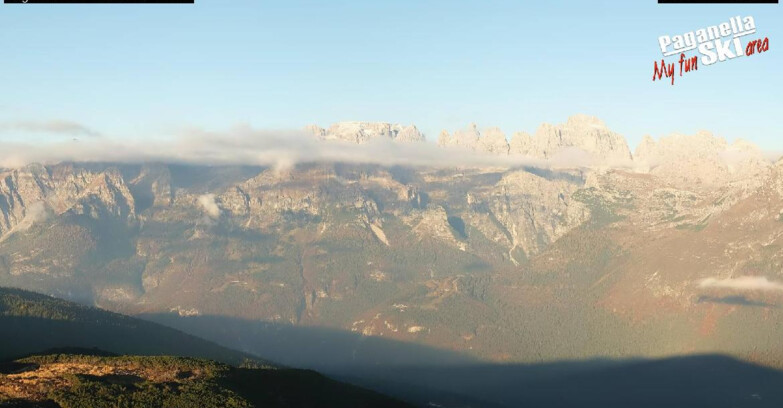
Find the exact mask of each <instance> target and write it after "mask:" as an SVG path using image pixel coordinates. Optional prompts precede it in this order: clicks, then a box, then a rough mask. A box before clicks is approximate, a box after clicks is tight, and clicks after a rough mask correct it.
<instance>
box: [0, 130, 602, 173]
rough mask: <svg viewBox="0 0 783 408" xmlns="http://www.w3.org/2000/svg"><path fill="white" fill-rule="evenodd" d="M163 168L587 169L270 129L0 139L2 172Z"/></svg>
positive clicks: (579, 163) (569, 159)
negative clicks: (75, 165)
mask: <svg viewBox="0 0 783 408" xmlns="http://www.w3.org/2000/svg"><path fill="white" fill-rule="evenodd" d="M62 161H75V162H120V163H140V162H165V163H183V164H199V165H259V166H271V167H274V168H276V169H278V170H280V171H284V170H285V169H288V168H290V167H291V166H293V165H294V164H297V163H308V162H344V163H354V164H378V165H389V166H392V165H405V166H428V167H490V168H521V167H537V168H549V169H573V168H580V167H585V166H587V165H589V164H590V163H588V161H587V160H586V159H585V156H584V155H583V154H577V153H576V152H573V151H566V152H564V153H563V154H561V155H558V156H556V157H555V158H553V159H551V160H544V159H537V158H531V157H527V156H522V155H508V156H499V155H495V154H491V153H481V152H475V151H470V150H467V149H460V148H441V147H438V146H437V145H436V144H434V143H430V142H410V143H402V142H394V141H392V140H388V139H382V138H378V139H374V140H371V141H370V142H368V143H364V144H356V143H351V142H343V141H321V140H318V139H317V138H315V137H313V135H312V134H311V133H308V132H305V131H287V130H282V131H270V130H260V129H255V128H252V127H249V126H237V127H234V128H232V129H230V130H228V131H224V132H210V131H204V130H200V129H195V130H193V129H190V130H187V131H182V132H180V133H179V134H177V135H175V136H173V137H168V138H165V137H164V138H157V139H151V138H148V139H147V140H139V139H132V140H117V139H112V138H108V137H102V138H91V139H89V140H81V141H52V142H49V143H36V144H30V143H26V142H19V141H6V142H2V141H0V167H6V168H15V167H21V166H24V165H26V164H29V163H44V164H51V163H57V162H62Z"/></svg>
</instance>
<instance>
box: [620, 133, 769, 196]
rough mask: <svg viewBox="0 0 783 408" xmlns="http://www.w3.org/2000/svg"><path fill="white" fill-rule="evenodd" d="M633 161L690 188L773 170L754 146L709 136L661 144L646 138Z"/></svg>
mask: <svg viewBox="0 0 783 408" xmlns="http://www.w3.org/2000/svg"><path fill="white" fill-rule="evenodd" d="M634 161H635V162H636V163H637V164H638V165H639V166H641V167H642V168H643V169H647V170H648V171H649V172H650V173H651V174H654V175H656V176H659V177H662V178H664V179H667V180H671V181H673V182H675V183H677V184H680V185H690V186H691V187H698V186H701V185H704V184H709V185H719V184H724V183H727V182H730V181H738V180H751V178H753V176H755V175H760V174H763V173H766V172H767V171H768V169H769V167H770V164H769V163H768V162H767V160H765V159H764V156H763V154H762V152H761V150H760V149H759V148H758V147H756V146H755V145H753V144H751V143H748V142H746V141H744V140H737V141H735V142H734V143H733V144H729V143H727V142H726V140H725V139H723V138H721V137H716V136H714V135H713V134H711V133H709V132H699V133H697V134H696V135H693V136H686V135H680V134H674V135H671V136H667V137H662V138H661V139H660V140H659V141H658V142H656V141H654V140H653V139H652V138H651V137H650V136H645V137H644V138H643V139H642V142H641V143H640V144H639V146H638V147H637V148H636V154H635V155H634ZM759 179H760V178H757V180H759Z"/></svg>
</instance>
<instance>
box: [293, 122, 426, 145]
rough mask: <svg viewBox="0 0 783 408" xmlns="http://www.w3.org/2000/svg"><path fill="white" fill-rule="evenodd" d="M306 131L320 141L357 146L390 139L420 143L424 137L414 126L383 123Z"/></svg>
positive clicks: (340, 123) (313, 127)
mask: <svg viewBox="0 0 783 408" xmlns="http://www.w3.org/2000/svg"><path fill="white" fill-rule="evenodd" d="M306 130H307V131H308V132H310V133H312V134H313V135H315V136H316V137H317V138H319V139H321V140H342V141H346V142H353V143H357V144H361V143H367V142H368V141H370V140H373V139H378V138H382V139H390V140H393V141H396V142H422V141H424V135H423V134H422V133H421V131H419V129H417V128H416V126H414V125H410V126H403V125H400V124H397V123H384V122H339V123H335V124H333V125H331V126H329V128H328V129H323V128H320V127H318V126H316V125H310V126H308V127H307V128H306Z"/></svg>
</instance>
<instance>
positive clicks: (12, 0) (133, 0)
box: [3, 0, 195, 4]
mask: <svg viewBox="0 0 783 408" xmlns="http://www.w3.org/2000/svg"><path fill="white" fill-rule="evenodd" d="M3 2H4V3H5V4H194V3H195V0H3Z"/></svg>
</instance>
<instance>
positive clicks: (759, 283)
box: [699, 276, 783, 290]
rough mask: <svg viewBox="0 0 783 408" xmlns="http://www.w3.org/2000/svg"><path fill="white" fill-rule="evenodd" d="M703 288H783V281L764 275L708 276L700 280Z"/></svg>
mask: <svg viewBox="0 0 783 408" xmlns="http://www.w3.org/2000/svg"><path fill="white" fill-rule="evenodd" d="M699 286H700V287H702V288H721V289H737V290H783V283H781V282H775V281H771V280H768V279H767V278H766V277H764V276H740V277H738V278H726V279H715V278H707V279H703V280H702V281H701V282H699Z"/></svg>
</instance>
